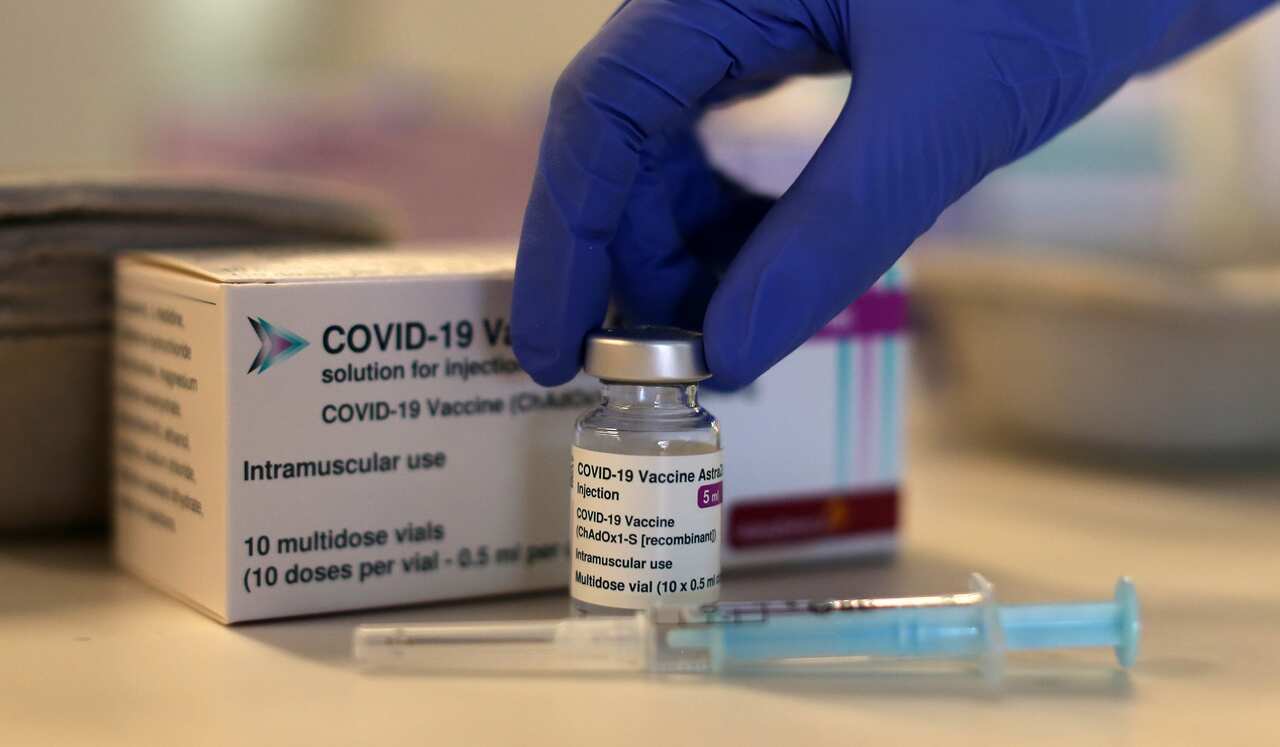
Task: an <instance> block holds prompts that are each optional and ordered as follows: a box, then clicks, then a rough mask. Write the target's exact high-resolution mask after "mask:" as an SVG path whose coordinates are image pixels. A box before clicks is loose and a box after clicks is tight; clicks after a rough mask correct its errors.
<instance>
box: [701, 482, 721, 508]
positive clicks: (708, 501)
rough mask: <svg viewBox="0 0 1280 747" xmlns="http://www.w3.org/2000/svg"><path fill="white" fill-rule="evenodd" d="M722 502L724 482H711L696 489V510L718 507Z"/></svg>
mask: <svg viewBox="0 0 1280 747" xmlns="http://www.w3.org/2000/svg"><path fill="white" fill-rule="evenodd" d="M722 501H724V481H723V480H722V481H720V482H713V483H709V484H707V485H703V486H701V487H699V488H698V508H711V507H712V506H719V505H720V503H721V502H722Z"/></svg>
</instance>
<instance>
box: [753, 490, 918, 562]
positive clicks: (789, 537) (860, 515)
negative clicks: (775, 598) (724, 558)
mask: <svg viewBox="0 0 1280 747" xmlns="http://www.w3.org/2000/svg"><path fill="white" fill-rule="evenodd" d="M897 526H898V491H897V489H895V488H888V489H883V490H877V491H868V492H860V493H842V494H836V495H830V496H814V497H812V498H772V499H766V500H763V501H752V502H750V503H746V504H743V505H737V506H733V508H732V509H731V510H730V512H729V546H730V547H732V548H734V549H744V548H752V547H764V546H769V545H787V544H800V543H804V542H813V541H817V540H823V539H832V538H836V537H847V536H849V535H856V534H874V533H879V532H888V531H892V530H893V529H895V528H896V527H897Z"/></svg>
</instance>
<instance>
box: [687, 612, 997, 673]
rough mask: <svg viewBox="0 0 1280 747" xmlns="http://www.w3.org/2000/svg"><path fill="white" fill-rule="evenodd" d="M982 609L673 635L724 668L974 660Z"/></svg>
mask: <svg viewBox="0 0 1280 747" xmlns="http://www.w3.org/2000/svg"><path fill="white" fill-rule="evenodd" d="M981 625H982V621H981V609H980V608H979V607H977V606H956V607H934V608H902V609H866V610H856V611H842V612H832V613H830V614H827V615H823V616H817V617H815V616H812V615H804V616H795V617H776V618H773V619H771V620H769V622H768V624H767V625H764V624H761V625H751V624H740V625H718V626H716V625H713V626H707V627H705V628H699V627H691V628H676V629H674V630H671V631H669V632H667V634H666V644H667V645H668V646H672V647H680V646H697V647H706V648H708V649H709V650H710V651H711V653H712V657H713V659H715V660H716V661H717V662H718V663H719V664H721V665H723V666H732V665H733V664H734V663H745V662H760V661H765V660H769V659H802V658H809V657H837V656H840V657H843V656H866V657H895V658H896V657H972V656H976V655H978V654H979V653H980V652H981V650H982V647H983V645H984V644H983V637H982V629H981Z"/></svg>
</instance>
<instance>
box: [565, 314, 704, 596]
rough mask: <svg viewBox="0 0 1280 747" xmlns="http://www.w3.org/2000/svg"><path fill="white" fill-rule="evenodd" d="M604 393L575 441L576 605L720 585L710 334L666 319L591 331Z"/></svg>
mask: <svg viewBox="0 0 1280 747" xmlns="http://www.w3.org/2000/svg"><path fill="white" fill-rule="evenodd" d="M583 369H584V370H585V371H586V372H587V373H588V374H590V375H592V376H595V377H596V378H598V379H600V381H601V384H602V389H601V400H600V404H599V405H597V406H596V407H595V408H593V409H592V410H589V411H588V412H586V413H584V414H583V415H582V417H580V418H578V422H577V427H576V430H575V434H574V441H573V459H572V475H573V485H572V488H571V496H570V506H571V507H570V527H571V542H572V545H573V552H572V554H571V570H570V578H569V590H570V597H571V599H572V602H571V604H572V611H573V612H574V613H577V614H631V613H632V612H633V611H634V610H637V609H645V608H647V607H650V606H652V605H655V604H704V603H708V602H714V601H716V600H717V599H718V598H719V596H720V543H721V504H722V502H723V500H724V464H723V460H722V456H721V451H720V425H719V423H717V422H716V419H715V417H714V416H713V415H712V414H711V413H709V412H707V411H706V410H705V409H704V408H702V407H701V406H700V405H699V404H698V382H699V381H702V380H703V379H706V378H707V377H708V376H710V373H709V372H708V371H707V366H706V362H705V359H704V357H703V350H702V335H700V334H698V333H696V332H688V331H685V330H680V329H674V328H670V327H635V328H624V329H606V330H602V331H598V332H594V333H592V334H591V335H589V336H588V337H587V343H586V353H585V363H584V365H583Z"/></svg>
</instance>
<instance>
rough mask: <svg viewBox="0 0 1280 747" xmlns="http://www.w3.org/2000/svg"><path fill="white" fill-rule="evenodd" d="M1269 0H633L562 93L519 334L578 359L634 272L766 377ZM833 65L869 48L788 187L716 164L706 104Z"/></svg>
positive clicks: (545, 356)
mask: <svg viewBox="0 0 1280 747" xmlns="http://www.w3.org/2000/svg"><path fill="white" fill-rule="evenodd" d="M1267 4H1268V1H1267V0H631V1H630V2H627V3H625V4H624V5H623V6H622V7H621V8H620V9H619V10H618V11H617V12H616V13H615V14H614V16H613V17H612V18H611V19H610V20H609V21H608V22H607V23H606V24H605V25H604V27H603V28H602V29H601V31H600V32H599V34H598V35H597V36H596V37H595V39H593V40H592V41H591V42H590V43H589V44H588V45H587V46H586V47H585V48H584V49H583V50H582V51H581V52H580V53H579V54H578V56H577V57H576V58H575V59H574V60H573V62H572V63H571V64H570V65H569V67H568V68H567V69H566V70H565V71H564V73H563V75H562V76H561V77H560V80H559V82H558V83H557V84H556V87H555V90H554V92H553V94H552V97H551V109H550V115H549V117H548V120H547V127H546V131H545V134H544V135H543V140H542V148H541V153H540V157H539V162H538V168H537V172H536V174H535V176H534V182H533V192H532V196H531V197H530V199H529V207H528V210H527V212H526V214H525V221H524V229H523V233H522V236H521V239H520V254H519V260H518V263H517V269H516V287H515V298H514V309H513V314H512V316H513V319H512V323H513V326H512V331H513V335H512V341H513V343H514V346H515V352H516V355H517V356H518V357H519V359H520V362H521V364H522V365H523V366H524V367H525V368H526V369H527V370H528V371H529V373H530V374H532V375H533V377H534V378H535V379H536V380H537V381H539V382H540V383H542V384H547V385H551V384H557V383H561V382H564V381H566V380H568V379H569V378H571V377H572V376H573V375H574V374H575V373H576V372H577V370H578V366H579V363H580V356H581V349H582V342H583V338H584V336H585V334H586V333H587V332H588V331H589V330H590V329H592V328H593V327H596V326H598V325H599V324H600V323H601V320H602V317H603V315H604V313H605V309H606V306H607V304H608V301H609V299H610V297H611V295H616V297H617V298H618V299H619V300H620V302H621V303H622V304H623V308H624V309H625V310H626V312H627V314H628V318H629V319H631V320H632V321H636V322H643V323H653V324H676V325H679V326H685V327H691V328H701V329H702V330H703V332H704V334H705V340H704V341H705V345H706V352H707V360H708V364H709V365H710V367H711V370H712V372H713V373H714V374H715V377H716V379H717V380H718V381H719V382H720V383H721V384H723V385H726V386H736V385H741V384H745V383H748V382H750V381H751V380H752V379H754V378H755V377H756V376H758V375H760V374H761V373H763V372H764V371H765V370H766V369H768V368H769V367H770V366H772V365H773V364H774V363H776V362H777V361H778V360H780V359H781V358H782V357H783V356H785V355H786V354H787V353H789V352H790V351H791V350H793V349H794V348H796V347H797V346H798V345H800V344H801V343H802V342H804V341H805V340H806V339H808V337H809V336H810V335H812V334H813V333H814V332H815V331H817V330H818V329H819V328H820V327H822V326H823V325H824V324H825V323H826V322H827V321H829V320H830V319H831V318H832V317H833V316H834V315H835V314H836V313H837V312H839V311H840V310H841V309H843V308H844V307H845V306H847V305H848V304H849V303H851V302H852V301H853V300H854V299H855V298H856V297H857V296H858V295H859V294H861V293H862V292H863V291H865V290H866V289H867V288H868V287H869V286H870V285H871V284H872V283H873V282H874V281H875V280H876V278H878V277H879V276H880V274H881V273H883V272H884V271H885V270H886V269H887V268H888V267H889V266H890V265H891V264H892V263H893V262H894V261H895V260H896V259H897V258H898V257H899V256H900V255H901V254H902V253H903V252H904V251H905V250H906V249H907V247H908V246H909V245H910V244H911V242H912V241H914V240H915V239H916V237H918V236H919V235H920V234H921V233H922V232H924V231H925V230H926V229H928V228H929V226H931V225H932V224H933V222H934V221H935V220H936V219H937V217H938V214H939V213H941V212H942V210H943V208H945V207H947V206H948V205H950V204H951V203H952V202H954V201H955V200H956V199H957V198H959V197H960V196H961V195H963V194H964V193H965V192H967V191H968V190H969V189H970V188H972V187H973V186H974V185H975V184H977V183H978V181H979V180H981V179H982V178H983V177H984V176H986V175H987V174H988V173H990V172H991V171H992V170H994V169H996V168H999V167H1000V166H1003V165H1005V164H1007V163H1009V162H1010V161H1013V160H1014V159H1016V158H1018V157H1020V156H1022V155H1024V154H1026V153H1027V152H1029V151H1031V150H1032V149H1034V148H1036V147H1037V146H1039V145H1041V144H1042V143H1044V142H1045V141H1046V140H1048V139H1049V138H1051V137H1053V136H1054V135H1055V134H1057V133H1058V132H1059V131H1061V130H1062V129H1063V128H1065V127H1067V126H1068V125H1070V124H1072V123H1074V122H1075V121H1077V120H1079V119H1080V118H1081V117H1083V116H1084V115H1085V114H1087V113H1088V112H1090V111H1091V110H1092V109H1094V108H1095V107H1096V106H1097V105H1098V104H1099V103H1101V102H1102V101H1103V100H1104V99H1106V98H1107V97H1108V96H1109V95H1110V94H1111V93H1113V92H1114V91H1115V90H1116V89H1117V88H1119V87H1120V86H1121V85H1122V84H1123V83H1124V82H1125V80H1126V79H1128V78H1129V77H1130V76H1132V75H1134V74H1135V73H1138V72H1142V71H1146V70H1150V69H1151V68H1154V67H1156V66H1159V65H1161V64H1162V63H1165V62H1167V61H1169V60H1171V59H1173V58H1174V57H1177V56H1178V55H1180V54H1182V53H1183V52H1185V51H1187V50H1189V49H1191V48H1193V47H1195V46H1197V45H1198V44H1200V43H1201V42H1203V41H1205V40H1207V39H1209V38H1211V37H1213V36H1214V35H1216V34H1218V33H1220V32H1221V31H1223V30H1224V29H1226V28H1228V27H1230V26H1232V25H1234V24H1236V23H1238V22H1240V21H1241V20H1243V19H1244V18H1246V17H1248V16H1249V15H1251V14H1252V13H1254V12H1255V11H1257V10H1259V9H1260V8H1262V7H1265V6H1266V5H1267ZM833 65H840V66H844V67H847V68H848V69H850V70H852V72H853V83H852V89H851V94H850V96H849V100H848V102H847V103H846V104H845V106H844V109H843V110H842V112H841V114H840V116H839V118H838V119H837V121H836V123H835V125H834V127H833V128H832V130H831V132H830V134H828V135H827V137H826V139H825V140H824V141H823V143H822V145H821V147H820V148H819V149H818V152H817V153H816V154H815V156H814V157H813V159H812V161H811V162H810V163H809V164H808V165H807V166H806V167H805V169H804V171H803V172H802V173H801V175H800V177H799V178H798V179H797V180H796V182H795V183H794V184H793V185H792V187H791V188H790V189H789V190H787V192H786V194H785V195H783V196H782V197H781V198H780V199H779V200H777V202H776V203H775V204H772V205H770V204H769V202H768V201H766V200H763V199H761V198H758V197H754V196H752V195H748V194H746V193H745V192H743V191H742V190H741V189H739V188H737V187H736V186H734V185H733V184H731V183H729V182H728V181H727V180H725V179H723V178H722V177H720V176H719V175H717V174H716V173H714V172H713V171H712V170H711V168H710V167H709V166H708V164H707V162H706V161H705V159H704V158H703V155H702V152H701V150H700V148H699V147H698V144H697V142H696V140H695V138H694V136H693V134H692V127H693V124H694V122H695V121H696V119H697V117H698V115H699V114H700V112H701V111H702V110H703V109H704V107H706V106H707V105H709V104H711V103H716V102H720V101H724V100H726V99H730V98H733V97H734V96H737V95H741V94H742V93H745V92H748V91H755V90H760V89H761V88H762V87H765V86H767V85H769V84H770V83H772V82H775V81H777V80H779V79H781V78H783V77H785V76H787V75H790V74H793V73H796V72H802V71H814V70H823V69H830V68H831V67H832V66H833ZM726 266H727V270H724V271H723V273H722V272H721V271H720V268H722V267H726Z"/></svg>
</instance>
